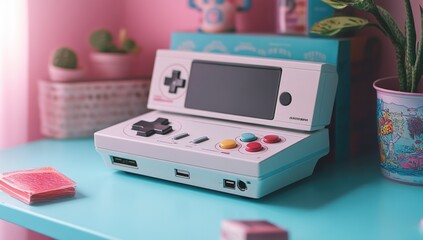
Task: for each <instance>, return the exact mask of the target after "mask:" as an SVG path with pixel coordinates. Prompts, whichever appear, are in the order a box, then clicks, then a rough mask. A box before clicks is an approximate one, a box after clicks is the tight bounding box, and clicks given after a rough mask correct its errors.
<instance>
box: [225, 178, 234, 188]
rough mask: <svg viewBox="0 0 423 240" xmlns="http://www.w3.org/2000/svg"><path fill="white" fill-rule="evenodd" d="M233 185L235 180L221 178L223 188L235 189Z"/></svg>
mask: <svg viewBox="0 0 423 240" xmlns="http://www.w3.org/2000/svg"><path fill="white" fill-rule="evenodd" d="M235 186H236V184H235V181H233V180H228V179H223V187H224V188H229V189H235Z"/></svg>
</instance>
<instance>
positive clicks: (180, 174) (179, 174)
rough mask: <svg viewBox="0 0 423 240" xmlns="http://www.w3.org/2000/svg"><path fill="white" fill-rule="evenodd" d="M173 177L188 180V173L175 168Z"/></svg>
mask: <svg viewBox="0 0 423 240" xmlns="http://www.w3.org/2000/svg"><path fill="white" fill-rule="evenodd" d="M175 176H176V177H180V178H188V179H189V172H188V171H185V170H180V169H176V168H175Z"/></svg>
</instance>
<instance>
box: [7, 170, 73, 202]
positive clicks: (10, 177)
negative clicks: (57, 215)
mask: <svg viewBox="0 0 423 240" xmlns="http://www.w3.org/2000/svg"><path fill="white" fill-rule="evenodd" d="M75 188H76V183H75V182H73V181H72V180H71V179H69V178H67V177H66V176H65V175H63V174H61V173H60V172H58V171H57V170H56V169H54V168H52V167H44V168H38V169H32V170H21V171H15V172H9V173H4V174H2V175H0V190H2V191H4V192H6V193H8V194H9V195H11V196H12V197H15V198H17V199H19V200H21V201H23V202H25V203H27V204H32V203H36V202H44V201H49V200H52V199H57V198H61V197H73V196H74V195H75Z"/></svg>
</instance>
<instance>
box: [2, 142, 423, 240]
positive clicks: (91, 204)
mask: <svg viewBox="0 0 423 240" xmlns="http://www.w3.org/2000/svg"><path fill="white" fill-rule="evenodd" d="M44 166H52V167H54V168H56V169H57V170H59V171H60V172H62V173H63V174H65V175H66V176H68V177H69V178H71V179H73V180H74V181H75V182H76V183H77V184H78V186H77V194H76V196H75V197H74V198H68V199H62V200H55V201H52V202H47V203H43V204H37V205H26V204H25V203H22V202H20V201H19V200H16V199H14V198H12V197H11V196H9V195H7V194H6V193H4V192H0V218H1V219H3V220H6V221H9V222H12V223H15V224H18V225H21V226H23V227H25V228H28V229H32V230H34V231H37V232H40V233H43V234H45V235H48V236H50V237H53V238H57V239H213V240H216V239H219V235H220V224H221V222H222V220H225V219H244V220H246V219H249V220H253V219H254V220H258V219H260V220H268V221H270V222H272V223H274V224H276V225H278V226H280V227H282V228H284V229H286V230H287V231H288V232H289V239H291V240H300V239H325V240H331V239H336V240H339V239H354V240H356V239H384V240H387V239H401V240H402V239H405V240H408V239H411V240H413V239H423V230H422V227H421V226H420V221H421V220H422V219H423V187H419V186H411V185H404V184H399V183H395V182H391V181H389V180H386V179H385V178H383V177H382V176H381V174H380V170H379V166H378V156H377V155H376V154H373V155H369V156H364V157H361V158H357V159H351V160H350V161H337V162H333V163H331V164H318V166H317V167H316V169H315V172H314V174H313V175H312V176H311V177H308V178H306V179H304V180H302V181H300V182H297V183H295V184H292V185H290V186H288V187H285V188H283V189H281V190H279V191H277V192H275V193H273V194H271V195H269V196H267V197H265V198H262V199H259V200H253V199H247V198H242V197H237V196H232V195H228V194H224V193H219V192H214V191H210V190H204V189H200V188H195V187H190V186H185V185H182V184H177V183H172V182H167V181H163V180H158V179H153V178H148V177H143V176H139V175H133V174H129V173H124V172H119V171H115V170H112V169H108V168H106V167H105V165H104V164H103V161H102V159H101V158H100V155H99V154H97V152H96V151H95V149H94V142H93V139H74V140H41V141H37V142H33V143H29V144H26V145H23V146H19V147H15V148H11V149H7V150H3V151H0V172H9V171H14V170H21V169H31V168H38V167H44Z"/></svg>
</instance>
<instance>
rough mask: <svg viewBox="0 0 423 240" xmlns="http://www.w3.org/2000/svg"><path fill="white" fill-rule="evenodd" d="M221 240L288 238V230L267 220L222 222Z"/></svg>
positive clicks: (276, 239)
mask: <svg viewBox="0 0 423 240" xmlns="http://www.w3.org/2000/svg"><path fill="white" fill-rule="evenodd" d="M220 239H221V240H288V232H287V231H285V230H284V229H282V228H279V227H277V226H275V225H273V224H271V223H269V222H267V221H239V220H238V221H235V220H225V221H223V222H222V230H221V238H220Z"/></svg>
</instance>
